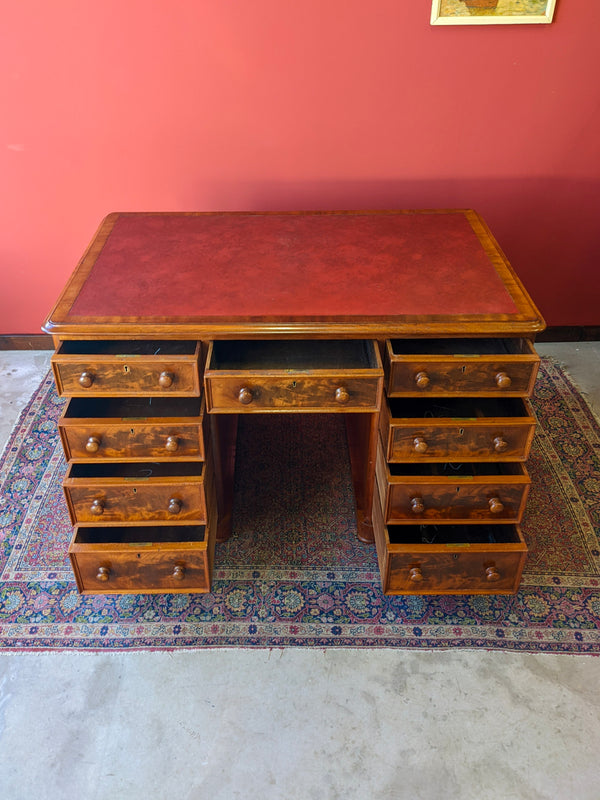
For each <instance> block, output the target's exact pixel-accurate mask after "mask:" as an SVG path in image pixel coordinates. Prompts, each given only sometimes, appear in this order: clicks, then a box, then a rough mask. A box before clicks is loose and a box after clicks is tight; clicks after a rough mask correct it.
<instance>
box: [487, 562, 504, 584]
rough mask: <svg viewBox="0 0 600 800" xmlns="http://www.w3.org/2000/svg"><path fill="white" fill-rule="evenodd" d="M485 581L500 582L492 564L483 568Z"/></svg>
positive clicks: (498, 574)
mask: <svg viewBox="0 0 600 800" xmlns="http://www.w3.org/2000/svg"><path fill="white" fill-rule="evenodd" d="M485 579H486V581H490V582H491V583H494V581H499V580H500V573H499V572H498V570H497V568H496V567H495V566H494V565H493V564H492V565H491V566H489V567H486V568H485Z"/></svg>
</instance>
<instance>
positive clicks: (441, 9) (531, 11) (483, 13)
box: [431, 0, 556, 25]
mask: <svg viewBox="0 0 600 800" xmlns="http://www.w3.org/2000/svg"><path fill="white" fill-rule="evenodd" d="M555 5H556V0H433V4H432V7H431V24H432V25H494V24H495V25H498V24H504V25H507V24H509V25H510V24H513V25H515V24H518V23H527V22H530V23H531V22H552V17H553V15H554V6H555Z"/></svg>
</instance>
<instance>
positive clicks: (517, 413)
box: [388, 397, 530, 420]
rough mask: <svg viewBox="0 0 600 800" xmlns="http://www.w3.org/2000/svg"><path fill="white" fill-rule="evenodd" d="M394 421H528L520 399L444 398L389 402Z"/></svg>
mask: <svg viewBox="0 0 600 800" xmlns="http://www.w3.org/2000/svg"><path fill="white" fill-rule="evenodd" d="M388 405H389V409H390V414H391V415H392V418H393V419H424V418H431V419H457V420H458V419H464V420H474V419H490V418H492V417H515V418H519V417H529V416H530V413H529V411H528V409H527V408H526V406H525V403H524V402H523V400H522V399H521V398H520V397H514V398H511V397H503V398H495V397H484V398H481V397H479V398H478V397H457V398H452V397H444V398H437V399H435V398H420V397H419V398H400V397H391V398H389V399H388Z"/></svg>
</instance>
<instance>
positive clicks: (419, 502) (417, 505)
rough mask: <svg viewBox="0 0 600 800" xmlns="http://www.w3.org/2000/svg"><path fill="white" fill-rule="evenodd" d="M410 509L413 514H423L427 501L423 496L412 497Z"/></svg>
mask: <svg viewBox="0 0 600 800" xmlns="http://www.w3.org/2000/svg"><path fill="white" fill-rule="evenodd" d="M410 510H411V511H412V513H413V514H422V513H423V512H424V511H425V503H424V502H423V499H422V498H421V497H412V498H411V501H410Z"/></svg>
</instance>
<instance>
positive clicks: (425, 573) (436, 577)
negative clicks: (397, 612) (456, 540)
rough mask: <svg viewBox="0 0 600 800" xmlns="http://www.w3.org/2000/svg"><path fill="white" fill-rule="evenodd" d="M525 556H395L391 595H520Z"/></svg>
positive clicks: (391, 560) (390, 573) (388, 587)
mask: <svg viewBox="0 0 600 800" xmlns="http://www.w3.org/2000/svg"><path fill="white" fill-rule="evenodd" d="M524 563H525V553H520V552H514V553H496V552H488V553H486V552H468V551H457V552H453V553H452V552H449V553H423V552H420V551H416V552H414V553H401V554H396V553H391V554H390V556H389V563H388V573H387V576H386V592H387V593H388V594H471V593H473V594H506V593H513V592H516V591H517V589H518V586H519V582H520V580H521V573H522V571H523V566H524Z"/></svg>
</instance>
